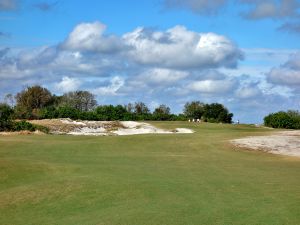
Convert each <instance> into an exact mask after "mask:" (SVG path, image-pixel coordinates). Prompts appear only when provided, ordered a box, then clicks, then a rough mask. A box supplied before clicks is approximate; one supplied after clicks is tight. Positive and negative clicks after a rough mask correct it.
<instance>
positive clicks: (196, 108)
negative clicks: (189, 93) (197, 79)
mask: <svg viewBox="0 0 300 225" xmlns="http://www.w3.org/2000/svg"><path fill="white" fill-rule="evenodd" d="M203 113H204V103H202V102H199V101H192V102H187V103H186V104H185V105H184V110H183V114H184V115H185V116H186V117H187V118H190V119H192V118H194V119H201V117H202V115H203Z"/></svg>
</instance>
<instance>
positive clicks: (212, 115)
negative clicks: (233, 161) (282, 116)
mask: <svg viewBox="0 0 300 225" xmlns="http://www.w3.org/2000/svg"><path fill="white" fill-rule="evenodd" d="M4 112H5V113H4ZM8 112H9V113H8ZM4 114H6V116H7V115H9V116H8V117H9V118H11V119H24V120H31V119H53V118H71V119H73V120H96V121H101V120H106V121H110V120H125V121H126V120H137V121H138V120H159V121H175V120H181V121H183V120H187V119H193V118H194V119H201V120H202V121H205V122H217V123H231V122H232V117H233V114H232V113H230V112H229V111H228V110H227V109H226V108H225V107H224V106H223V105H222V104H219V103H212V104H205V103H202V102H199V101H193V102H187V103H186V104H185V106H184V110H183V113H181V114H173V113H171V110H170V107H168V106H166V105H164V104H162V105H160V106H158V107H156V108H155V109H154V111H153V112H151V111H150V109H149V108H148V106H147V105H146V104H145V103H143V102H135V103H128V104H127V105H111V104H110V105H98V104H97V101H96V98H95V95H93V94H92V93H90V92H88V91H80V90H79V91H72V92H68V93H65V94H63V95H60V96H57V95H55V94H52V93H51V92H50V91H49V90H48V89H46V88H44V87H41V86H38V85H36V86H31V87H27V88H25V89H23V90H22V91H21V92H19V93H17V94H16V96H13V95H11V94H9V95H6V97H5V103H1V105H0V117H1V118H2V117H3V116H2V115H4ZM3 118H4V117H3Z"/></svg>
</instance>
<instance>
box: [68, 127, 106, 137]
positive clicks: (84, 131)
mask: <svg viewBox="0 0 300 225" xmlns="http://www.w3.org/2000/svg"><path fill="white" fill-rule="evenodd" d="M67 134H71V135H93V136H106V135H108V132H107V131H106V129H105V128H103V127H98V128H89V127H82V128H76V129H75V130H74V131H72V132H68V133H67Z"/></svg>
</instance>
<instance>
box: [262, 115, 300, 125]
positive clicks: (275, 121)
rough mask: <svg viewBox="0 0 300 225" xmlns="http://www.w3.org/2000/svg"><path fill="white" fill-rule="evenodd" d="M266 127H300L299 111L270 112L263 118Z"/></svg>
mask: <svg viewBox="0 0 300 225" xmlns="http://www.w3.org/2000/svg"><path fill="white" fill-rule="evenodd" d="M264 124H265V126H267V127H273V128H285V129H300V113H299V112H298V111H288V112H283V111H280V112H277V113H271V114H269V115H268V116H266V117H265V118H264Z"/></svg>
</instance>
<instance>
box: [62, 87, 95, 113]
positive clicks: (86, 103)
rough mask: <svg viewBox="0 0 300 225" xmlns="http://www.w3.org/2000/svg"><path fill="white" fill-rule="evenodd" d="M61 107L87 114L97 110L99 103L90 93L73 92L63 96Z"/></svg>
mask: <svg viewBox="0 0 300 225" xmlns="http://www.w3.org/2000/svg"><path fill="white" fill-rule="evenodd" d="M61 105H63V106H68V107H71V108H75V109H77V110H79V111H84V112H87V111H91V110H92V109H94V108H95V106H96V105H97V101H96V100H95V96H94V95H93V94H92V93H90V92H88V91H72V92H68V93H66V94H64V95H63V96H62V98H61Z"/></svg>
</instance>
